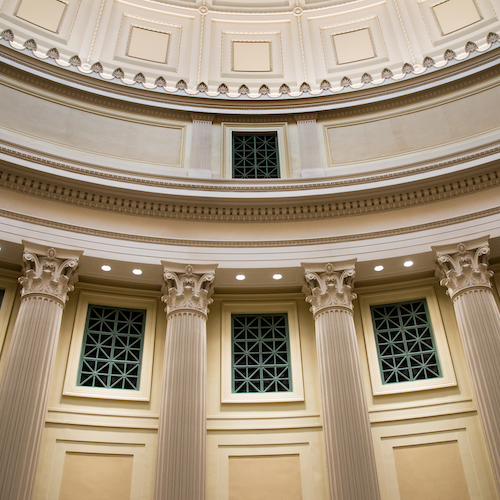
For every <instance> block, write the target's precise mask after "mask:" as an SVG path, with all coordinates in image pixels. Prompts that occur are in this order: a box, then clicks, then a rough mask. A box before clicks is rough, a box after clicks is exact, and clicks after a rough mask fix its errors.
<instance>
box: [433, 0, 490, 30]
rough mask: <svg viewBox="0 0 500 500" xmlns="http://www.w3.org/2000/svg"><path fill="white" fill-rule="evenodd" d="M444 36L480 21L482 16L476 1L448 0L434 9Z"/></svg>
mask: <svg viewBox="0 0 500 500" xmlns="http://www.w3.org/2000/svg"><path fill="white" fill-rule="evenodd" d="M432 10H433V12H434V15H435V16H436V19H437V22H438V24H439V27H440V28H441V31H442V33H443V35H448V34H449V33H453V32H454V31H457V30H459V29H462V28H465V27H466V26H470V25H471V24H474V23H477V22H478V21H480V20H481V19H482V18H481V14H480V13H479V10H478V8H477V5H476V3H475V2H474V0H446V1H445V2H442V3H439V4H437V5H434V6H433V7H432Z"/></svg>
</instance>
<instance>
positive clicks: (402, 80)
mask: <svg viewBox="0 0 500 500" xmlns="http://www.w3.org/2000/svg"><path fill="white" fill-rule="evenodd" d="M6 33H7V35H6ZM13 36H14V35H13V32H12V31H11V30H8V29H7V30H4V31H3V32H2V34H0V48H2V46H3V47H8V51H9V54H6V53H5V52H6V51H5V50H4V51H3V53H2V58H3V59H4V60H5V61H12V62H13V63H14V65H18V64H19V62H20V61H19V59H20V58H19V56H17V57H16V54H19V55H21V56H22V57H23V58H24V60H23V61H21V65H23V66H25V68H26V71H28V72H29V71H30V70H32V71H33V70H35V64H36V63H38V66H37V67H36V72H37V73H38V74H44V73H45V74H46V75H47V77H46V78H49V79H50V78H51V76H53V75H55V74H56V73H57V79H58V80H60V81H62V82H63V85H65V86H67V85H68V84H69V85H70V86H71V82H73V84H77V85H78V86H79V87H85V88H86V89H87V90H88V91H94V92H95V93H96V94H99V93H102V91H103V90H104V89H105V90H106V91H107V92H109V93H110V94H115V96H116V98H117V99H119V100H121V101H123V100H124V99H125V100H135V101H140V102H142V103H144V104H146V105H147V104H149V105H150V106H153V107H154V106H157V105H158V104H160V105H163V106H165V105H167V106H168V105H170V104H171V106H172V108H176V109H180V108H185V110H186V111H188V110H190V109H192V108H196V109H197V111H198V112H205V110H206V112H207V113H221V112H222V113H224V114H230V113H231V112H238V113H240V112H247V111H248V110H252V112H254V113H255V114H260V115H262V114H264V115H265V114H268V112H269V111H271V110H273V111H275V112H276V110H278V109H282V108H289V109H284V111H285V112H288V111H291V110H293V111H292V112H299V113H300V112H301V110H302V109H303V110H304V111H308V112H310V111H314V110H319V109H323V108H324V109H333V106H335V109H338V108H339V105H343V104H348V103H352V105H356V103H357V102H358V101H359V104H362V103H363V101H364V100H366V99H369V100H371V99H373V98H374V97H375V96H376V97H377V100H379V101H380V100H383V99H384V98H385V97H387V98H388V99H393V98H394V97H396V96H398V97H399V96H404V95H405V94H406V93H407V92H406V91H407V90H410V89H411V90H419V91H422V90H423V89H424V88H425V87H428V88H427V89H426V90H427V91H428V90H430V91H431V92H433V91H434V90H435V89H431V87H432V86H433V84H434V83H438V82H439V81H442V80H443V79H444V78H450V77H451V78H452V79H453V78H457V77H460V78H463V76H464V75H463V72H464V71H467V73H468V74H469V73H470V71H471V69H472V68H476V69H477V70H479V71H480V70H481V67H482V65H483V64H484V61H483V59H484V58H485V57H486V58H487V59H488V61H489V62H492V61H493V60H496V59H498V57H499V56H498V55H497V54H496V52H495V50H496V49H497V48H498V47H499V46H500V43H499V41H498V36H497V35H496V34H495V33H489V34H488V36H487V44H486V45H487V47H486V48H484V49H483V50H479V49H478V48H477V44H474V46H475V47H476V48H475V49H474V50H472V45H470V43H469V44H467V47H468V48H469V49H471V50H467V47H466V51H465V52H464V53H463V54H461V55H460V56H459V57H458V58H455V59H450V57H449V53H450V52H453V51H449V50H448V51H446V54H448V56H444V57H443V60H442V61H440V62H439V63H438V64H435V65H433V66H426V65H425V64H424V65H423V66H420V67H419V70H418V71H417V70H415V69H414V68H413V66H411V65H409V64H405V65H403V68H402V72H401V74H398V75H394V74H392V72H388V71H387V70H386V69H384V70H383V71H382V74H381V78H380V79H373V78H369V79H367V78H366V73H365V74H363V76H362V77H361V79H360V83H359V84H352V80H351V79H347V80H349V82H350V83H349V85H346V84H345V82H344V83H343V84H342V85H340V86H339V87H336V88H333V87H331V85H330V84H329V82H327V81H326V80H323V82H322V83H321V85H320V88H319V90H313V91H311V89H310V85H308V84H306V83H305V82H304V84H302V86H301V90H300V91H299V92H291V91H290V89H289V87H288V86H287V85H282V86H281V87H280V90H279V92H278V93H273V92H269V93H268V92H267V90H266V91H265V92H263V93H260V94H255V95H254V94H247V93H231V92H230V91H229V89H228V88H227V86H225V85H224V84H222V85H220V86H219V89H218V92H212V91H208V90H207V92H204V91H200V90H199V89H198V88H197V89H196V90H189V89H186V88H185V87H186V84H185V82H183V81H182V85H180V84H181V81H179V82H177V84H176V85H175V87H171V88H167V87H165V86H164V85H165V84H166V82H165V80H164V79H163V78H162V77H160V78H157V79H156V80H155V83H154V84H152V83H148V82H146V81H145V78H144V76H143V75H142V74H141V73H139V74H137V75H136V76H135V77H134V78H133V79H127V78H123V77H122V73H123V71H122V70H121V69H120V68H118V69H116V70H115V71H114V72H113V75H111V73H110V74H104V73H103V72H102V71H101V69H102V64H100V63H95V64H94V65H93V68H94V69H93V70H78V69H76V68H77V67H78V66H77V63H78V64H81V60H80V59H79V58H78V57H76V56H75V57H72V58H71V59H70V61H69V62H66V61H62V60H61V61H59V60H56V59H53V58H50V57H45V56H42V55H40V54H39V53H38V52H36V44H34V45H33V44H28V45H27V46H26V44H25V46H24V47H23V48H22V49H20V48H17V46H13V45H12V43H13ZM17 45H19V44H17ZM26 49H27V50H29V51H34V52H36V55H32V54H28V55H25V54H21V52H20V51H23V50H26ZM10 53H12V55H10ZM30 59H31V61H32V62H31V63H30ZM476 60H478V61H479V62H474V61H476ZM71 61H73V63H72V62H71ZM40 64H41V65H42V66H43V67H44V68H45V69H40V67H39V66H40ZM31 66H33V67H31ZM438 66H439V67H438ZM56 68H57V69H56ZM68 68H70V69H68ZM409 68H410V69H409ZM118 70H120V72H121V73H120V75H118V73H119V71H118ZM96 71H97V72H96ZM103 71H104V70H103ZM117 75H118V76H120V77H121V79H118V80H117V78H118V76H117ZM138 75H141V78H137V77H138ZM98 80H100V82H99V81H98ZM343 80H345V78H344V79H343ZM66 82H67V83H66ZM93 82H95V83H93ZM325 82H327V83H328V84H329V85H330V87H328V86H325ZM410 82H411V83H410ZM429 83H431V86H430V87H429V86H428V84H429ZM401 84H403V87H402V86H401ZM137 86H139V89H138V88H137ZM205 87H206V86H205V85H202V86H201V87H200V88H202V89H204V88H205ZM240 87H245V86H244V85H243V86H240ZM266 87H267V86H266V85H262V86H261V89H262V88H266ZM221 88H224V89H225V90H224V91H221ZM283 88H286V89H288V90H286V91H282V89H283ZM402 89H404V90H405V91H404V92H401V90H402ZM137 90H140V91H146V92H137ZM366 91H368V93H366ZM438 93H442V91H439V92H438ZM110 96H111V97H113V96H112V95H110ZM110 96H108V97H110ZM179 98H180V100H179ZM389 106H392V105H391V104H390V103H389ZM118 107H119V105H118ZM341 107H343V106H341Z"/></svg>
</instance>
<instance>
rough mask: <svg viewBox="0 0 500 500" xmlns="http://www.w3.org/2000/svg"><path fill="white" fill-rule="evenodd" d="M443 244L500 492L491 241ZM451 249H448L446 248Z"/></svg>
mask: <svg viewBox="0 0 500 500" xmlns="http://www.w3.org/2000/svg"><path fill="white" fill-rule="evenodd" d="M442 249H443V247H437V248H435V250H436V251H437V253H438V265H439V266H440V271H441V273H442V277H443V279H442V280H441V284H442V285H444V286H446V287H447V288H448V294H449V295H450V296H451V298H452V301H453V307H454V309H455V315H456V318H457V323H458V330H459V332H460V338H461V340H462V345H463V348H464V353H465V358H466V361H467V365H468V368H469V372H470V377H471V382H472V387H473V390H474V395H475V399H476V404H477V411H478V414H479V418H480V420H481V424H482V428H483V433H484V436H485V440H486V447H487V449H488V453H489V456H490V462H491V467H492V470H493V476H494V478H495V482H496V486H497V491H498V492H499V493H500V365H499V360H500V312H499V310H498V307H497V304H496V302H495V297H494V296H493V292H492V289H491V284H490V278H491V276H492V275H493V272H492V271H489V270H488V255H489V246H488V244H487V240H486V243H484V244H482V245H479V246H478V245H477V241H476V242H469V243H467V242H466V243H462V244H460V245H458V248H457V250H458V252H456V253H444V252H443V251H440V250H442ZM445 250H446V249H445Z"/></svg>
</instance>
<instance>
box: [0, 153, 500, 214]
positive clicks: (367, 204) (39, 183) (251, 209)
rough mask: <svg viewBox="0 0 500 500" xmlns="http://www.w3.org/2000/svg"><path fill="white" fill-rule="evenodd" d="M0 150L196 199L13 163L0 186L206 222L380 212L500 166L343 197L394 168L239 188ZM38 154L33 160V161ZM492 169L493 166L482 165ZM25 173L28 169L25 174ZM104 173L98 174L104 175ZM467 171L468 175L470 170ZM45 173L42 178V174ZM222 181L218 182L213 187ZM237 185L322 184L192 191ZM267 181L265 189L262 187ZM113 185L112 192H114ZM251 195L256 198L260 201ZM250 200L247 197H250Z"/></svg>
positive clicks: (465, 184) (476, 186)
mask: <svg viewBox="0 0 500 500" xmlns="http://www.w3.org/2000/svg"><path fill="white" fill-rule="evenodd" d="M499 152H500V147H496V148H493V149H490V150H488V151H482V152H480V153H475V154H473V155H468V156H466V157H462V158H459V159H456V161H448V162H442V163H439V164H434V165H428V166H427V167H420V168H416V169H410V172H411V173H412V174H418V173H422V171H430V170H434V169H435V170H437V169H438V168H446V167H449V166H452V165H453V166H456V165H459V164H460V163H462V162H463V163H465V162H466V161H467V162H470V161H472V160H475V159H479V158H487V157H488V156H489V155H490V154H491V155H494V154H498V153H499ZM0 153H4V154H9V155H11V156H12V157H14V158H19V159H22V160H26V161H31V163H35V162H37V163H39V164H43V165H45V166H49V167H53V168H57V169H58V170H66V171H71V172H77V173H79V174H82V175H87V176H90V177H97V178H105V179H109V180H113V181H117V182H123V183H126V184H136V185H137V184H138V185H143V186H155V187H161V188H173V189H182V190H183V191H185V190H191V191H192V192H193V198H194V200H193V201H192V202H189V201H188V200H186V198H185V197H184V198H183V200H182V203H180V202H177V200H176V196H175V194H170V195H169V196H168V198H166V197H165V196H161V197H160V196H155V195H151V193H146V189H145V190H144V193H143V195H142V196H141V195H140V194H136V195H135V196H134V195H132V196H124V194H123V191H121V190H116V192H115V191H114V189H113V188H108V190H107V191H106V193H104V192H102V191H101V190H100V187H99V186H97V185H94V184H91V183H85V184H84V183H82V184H81V185H80V186H79V187H78V189H75V185H74V184H71V185H70V184H68V183H67V181H66V180H65V179H64V178H54V177H53V176H49V175H46V176H45V174H41V173H39V172H38V173H36V176H34V175H32V173H30V171H29V170H28V169H25V168H19V167H18V166H14V167H10V166H9V165H3V166H2V165H0V187H3V188H5V189H9V190H15V191H18V192H21V193H24V194H27V195H30V196H36V197H41V198H45V199H50V200H53V201H57V202H62V203H68V204H71V205H78V206H82V207H85V208H90V209H94V210H106V211H112V212H118V213H124V214H127V215H137V216H141V217H155V218H169V219H183V220H194V221H211V222H276V221H296V220H300V221H303V220H316V219H325V218H327V219H328V218H338V217H348V216H357V215H362V214H369V213H379V212H384V211H392V210H399V209H403V208H409V207H414V206H420V205H424V204H429V203H434V202H438V201H444V200H448V199H453V198H457V197H460V196H464V195H468V194H472V193H476V192H480V191H483V190H486V189H490V188H494V187H497V186H499V185H500V171H498V170H496V169H495V164H494V163H490V164H488V165H486V166H485V167H483V166H481V167H476V168H474V169H473V171H472V172H464V173H463V177H462V178H461V179H460V178H458V179H457V177H456V174H455V175H454V178H453V181H452V182H450V181H449V180H447V178H446V177H445V176H443V177H440V178H436V177H434V178H430V179H429V180H426V181H425V182H423V181H421V182H420V186H419V187H418V189H416V188H415V185H412V187H411V188H410V187H408V186H405V185H404V184H402V185H398V186H387V187H386V188H384V190H383V191H381V189H379V190H378V191H371V192H370V194H369V196H367V195H366V194H365V195H364V196H363V191H358V193H357V196H356V197H354V196H353V195H352V193H351V194H350V195H349V197H348V198H346V197H345V196H342V194H336V195H335V194H328V189H331V188H337V187H343V186H350V185H359V184H363V182H362V181H364V182H365V183H367V184H368V186H367V187H368V188H369V187H370V186H369V184H370V183H372V182H376V181H383V180H390V179H394V178H398V176H397V175H395V173H394V172H392V173H389V174H386V175H378V176H377V175H374V176H367V177H364V178H362V179H361V178H355V179H349V180H340V181H325V182H310V183H308V184H305V183H302V182H297V183H296V184H295V183H290V184H266V185H265V186H262V187H261V188H260V189H259V187H258V186H254V189H244V186H241V184H239V185H238V184H235V185H234V186H233V185H232V183H224V184H223V183H212V184H208V183H207V184H202V183H189V182H187V181H186V182H181V181H179V182H173V181H172V182H168V181H153V180H149V179H136V178H133V177H126V176H121V175H115V174H105V173H102V172H95V171H93V172H90V171H88V170H86V169H83V168H80V167H74V166H70V165H64V164H61V163H56V162H52V161H45V160H43V159H40V158H38V157H34V156H31V155H26V154H24V153H19V152H18V151H12V150H8V149H6V148H1V147H0ZM37 160H38V161H37ZM486 169H492V170H489V171H488V170H486ZM23 173H24V174H25V175H23ZM101 174H103V175H101ZM397 174H400V175H401V176H402V177H404V176H405V175H410V173H409V172H404V171H402V172H397ZM467 174H468V175H467ZM44 176H45V180H44ZM294 186H295V189H294ZM217 188H220V189H217ZM240 188H242V190H243V191H246V192H254V191H256V192H269V191H270V190H272V192H274V193H276V192H280V191H282V192H286V191H296V192H301V191H302V192H304V191H306V189H307V190H309V189H310V190H323V193H324V194H323V196H322V195H321V193H320V194H319V195H317V197H316V199H315V201H314V202H312V201H311V200H310V199H309V200H307V201H306V200H301V196H298V195H297V196H296V198H295V200H288V201H287V202H286V204H278V203H277V202H276V201H275V200H270V199H268V198H266V197H265V196H264V197H262V198H261V199H259V200H256V199H253V200H251V201H252V202H250V200H247V199H245V198H240V199H236V200H230V199H228V200H224V198H223V197H222V196H221V197H220V198H219V199H218V200H213V199H206V200H203V198H201V197H198V198H196V191H218V192H220V193H221V194H223V193H225V192H228V190H229V192H231V193H232V192H238V191H240ZM262 188H265V189H262ZM114 193H116V194H114ZM256 201H258V202H259V203H258V204H257V203H256ZM247 202H248V203H247Z"/></svg>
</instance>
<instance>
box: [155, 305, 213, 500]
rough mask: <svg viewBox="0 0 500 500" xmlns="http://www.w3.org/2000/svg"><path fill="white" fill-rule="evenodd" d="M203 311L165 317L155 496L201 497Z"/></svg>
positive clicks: (203, 424)
mask: <svg viewBox="0 0 500 500" xmlns="http://www.w3.org/2000/svg"><path fill="white" fill-rule="evenodd" d="M206 350H207V346H206V317H204V316H201V315H200V314H197V313H196V312H191V311H182V312H179V313H175V314H172V315H171V316H170V317H169V318H168V324H167V338H166V344H165V363H164V368H163V373H164V375H163V377H164V378H163V395H162V407H161V417H160V424H159V429H158V448H159V451H158V462H157V470H158V472H159V471H163V473H158V474H157V476H156V492H157V494H156V499H157V500H160V499H161V500H163V499H165V500H166V499H169V500H174V499H178V500H181V499H182V500H183V499H186V500H187V499H190V500H201V499H203V498H205V455H206V451H205V450H206V444H205V442H206V439H205V435H206V410H205V385H206Z"/></svg>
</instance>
